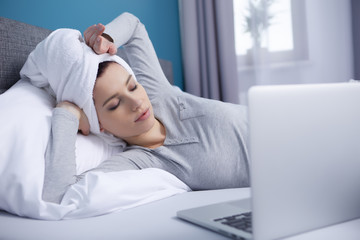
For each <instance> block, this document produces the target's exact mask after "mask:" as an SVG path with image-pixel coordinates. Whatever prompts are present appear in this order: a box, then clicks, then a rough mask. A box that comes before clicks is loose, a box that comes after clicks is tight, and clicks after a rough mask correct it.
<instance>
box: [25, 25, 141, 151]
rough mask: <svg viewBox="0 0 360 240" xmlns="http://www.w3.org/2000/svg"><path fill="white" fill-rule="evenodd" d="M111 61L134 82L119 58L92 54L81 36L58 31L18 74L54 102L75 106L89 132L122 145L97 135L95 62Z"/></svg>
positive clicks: (116, 140)
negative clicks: (84, 115) (87, 123)
mask: <svg viewBox="0 0 360 240" xmlns="http://www.w3.org/2000/svg"><path fill="white" fill-rule="evenodd" d="M104 61H115V62H117V63H119V64H120V65H121V66H123V67H124V68H125V69H126V70H127V71H128V72H129V74H131V75H132V76H133V77H134V79H135V80H136V77H135V74H134V73H133V71H132V70H131V68H130V66H129V65H128V64H127V63H126V62H125V61H124V60H123V59H121V58H120V57H119V56H117V55H113V56H111V55H109V54H101V55H98V54H96V53H95V52H94V51H93V50H92V49H91V48H90V47H89V46H87V45H86V43H85V41H84V39H83V37H82V35H81V33H80V32H79V31H78V30H74V29H58V30H56V31H54V32H52V33H51V34H50V35H49V36H48V37H47V38H45V39H44V40H43V41H42V42H40V43H39V44H38V45H37V46H36V48H35V50H33V51H32V52H31V53H30V55H29V57H28V59H27V60H26V62H25V64H24V66H23V68H22V69H21V71H20V76H21V77H22V78H28V79H30V81H31V83H32V84H33V85H35V86H37V87H44V88H46V89H47V90H49V91H50V93H51V94H53V95H54V96H55V97H56V100H57V101H58V102H61V101H70V102H73V103H75V104H76V105H77V106H79V107H80V108H81V109H83V110H84V113H85V114H86V116H87V117H88V119H89V123H90V131H91V132H92V133H94V134H97V135H99V136H101V137H102V138H104V140H105V141H107V142H108V143H109V144H111V145H118V146H123V147H124V146H125V142H124V141H123V140H121V139H119V138H116V137H114V136H113V135H112V134H109V133H101V132H100V126H99V120H98V117H97V114H96V110H95V105H94V102H93V88H94V85H95V81H96V75H97V71H98V66H99V63H101V62H104Z"/></svg>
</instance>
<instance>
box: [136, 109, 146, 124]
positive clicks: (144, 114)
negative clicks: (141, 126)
mask: <svg viewBox="0 0 360 240" xmlns="http://www.w3.org/2000/svg"><path fill="white" fill-rule="evenodd" d="M149 117H150V108H148V109H146V110H145V111H144V112H143V113H142V114H141V115H140V116H139V117H138V118H137V119H136V120H135V122H139V121H145V120H146V119H148V118H149Z"/></svg>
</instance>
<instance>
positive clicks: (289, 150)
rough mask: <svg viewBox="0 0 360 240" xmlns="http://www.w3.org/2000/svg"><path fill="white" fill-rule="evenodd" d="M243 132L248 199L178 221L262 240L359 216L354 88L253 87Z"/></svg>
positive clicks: (188, 213) (359, 93)
mask: <svg viewBox="0 0 360 240" xmlns="http://www.w3.org/2000/svg"><path fill="white" fill-rule="evenodd" d="M249 126H250V139H249V143H250V156H251V157H250V158H251V168H250V169H251V170H250V171H251V199H240V200H239V201H232V202H226V203H219V204H214V205H209V206H203V207H199V208H193V209H187V210H182V211H179V212H177V216H178V217H179V218H181V219H183V220H186V221H189V222H192V223H195V224H197V225H200V226H203V227H205V228H208V229H211V230H213V231H216V232H219V233H221V234H224V235H226V236H230V237H232V238H238V239H257V240H263V239H278V238H284V237H288V236H292V235H297V234H300V233H303V232H307V231H311V230H314V229H318V228H322V227H325V226H329V225H333V224H337V223H341V222H344V221H348V220H352V219H355V218H359V217H360V83H326V84H304V85H277V86H256V87H253V88H251V89H250V90H249ZM241 222H245V223H241ZM241 229H242V230H241Z"/></svg>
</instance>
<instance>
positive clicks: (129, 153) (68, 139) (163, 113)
mask: <svg viewBox="0 0 360 240" xmlns="http://www.w3.org/2000/svg"><path fill="white" fill-rule="evenodd" d="M106 32H107V33H108V34H109V35H110V36H112V38H113V39H114V42H115V44H116V45H117V46H118V47H119V46H123V47H124V51H125V52H126V54H127V58H128V61H129V65H130V66H131V68H132V69H133V71H134V73H135V75H136V78H137V80H138V81H139V83H140V84H142V85H143V86H144V88H145V90H146V92H147V94H148V96H149V99H150V101H151V103H152V105H153V110H154V115H155V117H156V118H157V119H158V120H160V121H161V122H162V124H163V125H164V126H165V129H166V139H165V142H164V144H163V146H161V147H158V148H156V149H148V148H144V147H140V146H127V147H126V148H125V150H124V152H122V153H119V154H117V155H114V156H112V157H110V158H109V159H108V160H106V161H104V162H103V163H102V164H100V166H98V167H97V168H95V169H92V170H91V171H103V172H111V171H121V170H127V169H142V168H149V167H155V168H161V169H164V170H166V171H168V172H170V173H172V174H173V175H175V176H176V177H178V178H179V179H180V180H182V181H183V182H184V183H186V184H187V185H188V186H189V187H190V188H191V189H192V190H202V189H218V188H231V187H247V186H249V159H248V154H247V152H248V151H247V143H246V141H247V109H246V107H244V106H241V105H236V104H230V103H224V102H220V101H216V100H209V99H204V98H200V97H196V96H193V95H190V94H188V93H185V92H182V91H181V90H180V89H178V88H176V87H173V86H171V85H170V84H169V82H168V81H167V79H166V77H165V75H164V74H163V72H162V70H161V67H160V64H159V62H158V58H157V56H156V53H155V50H154V48H153V46H152V43H151V41H150V39H149V37H148V35H147V32H146V30H145V27H144V26H143V24H141V23H140V22H139V20H138V19H137V18H136V17H135V16H133V15H131V14H128V13H125V14H122V15H120V16H119V17H118V18H116V19H115V20H113V21H112V22H111V23H110V24H108V25H107V26H106ZM77 124H78V121H77V119H76V118H74V117H73V116H72V117H71V113H70V112H67V111H66V110H64V109H57V108H55V109H54V114H53V119H52V135H51V139H50V143H49V146H51V148H48V154H47V157H46V172H45V183H44V191H43V198H44V200H47V201H53V202H60V200H61V198H62V196H63V194H64V192H65V190H66V187H67V186H69V185H71V184H73V183H75V181H76V177H74V172H75V166H76V165H75V162H76V160H75V148H74V143H75V140H76V134H77ZM74 126H76V127H74ZM65 150H66V151H65ZM59 162H61V164H59ZM69 168H70V169H69ZM60 178H61V179H60Z"/></svg>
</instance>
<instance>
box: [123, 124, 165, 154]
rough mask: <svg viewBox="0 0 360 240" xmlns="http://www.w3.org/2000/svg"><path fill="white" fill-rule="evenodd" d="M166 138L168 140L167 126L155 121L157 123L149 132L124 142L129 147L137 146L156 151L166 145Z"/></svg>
mask: <svg viewBox="0 0 360 240" xmlns="http://www.w3.org/2000/svg"><path fill="white" fill-rule="evenodd" d="M165 138H166V129H165V126H164V125H163V124H162V123H161V122H160V121H159V120H157V119H155V123H154V125H153V126H152V128H151V129H150V130H149V131H147V132H146V133H144V134H142V135H139V136H136V137H132V138H129V139H124V140H125V141H126V142H127V143H128V144H129V145H137V146H141V147H146V148H150V149H155V148H157V147H160V146H162V145H163V144H164V141H165Z"/></svg>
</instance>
